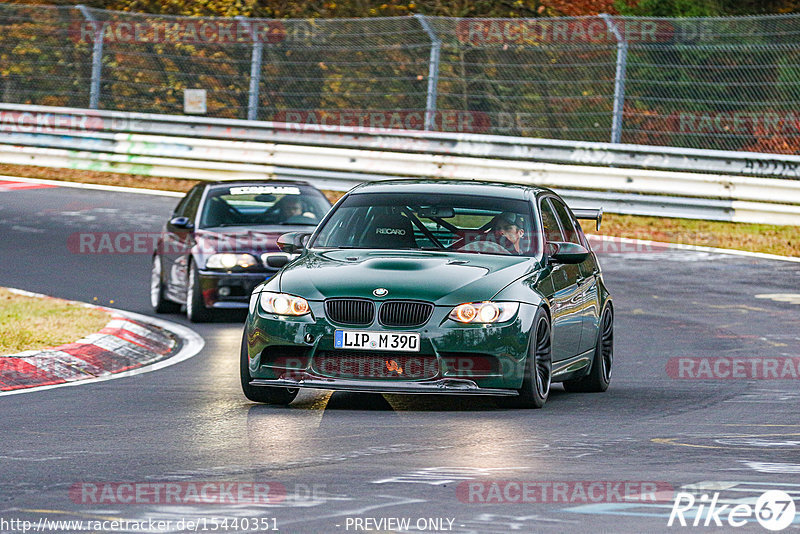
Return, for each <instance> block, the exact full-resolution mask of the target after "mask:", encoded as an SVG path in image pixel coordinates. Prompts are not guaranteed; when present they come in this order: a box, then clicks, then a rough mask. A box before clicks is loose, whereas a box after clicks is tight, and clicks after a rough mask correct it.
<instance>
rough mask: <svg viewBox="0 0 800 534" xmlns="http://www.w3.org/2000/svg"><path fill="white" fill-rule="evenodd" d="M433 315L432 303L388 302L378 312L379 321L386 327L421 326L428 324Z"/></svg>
mask: <svg viewBox="0 0 800 534" xmlns="http://www.w3.org/2000/svg"><path fill="white" fill-rule="evenodd" d="M432 313H433V304H431V303H430V302H415V301H410V300H388V301H386V302H384V303H383V304H381V307H380V309H379V310H378V320H379V321H380V323H381V324H382V325H385V326H420V325H423V324H425V323H427V322H428V319H430V318H431V314H432Z"/></svg>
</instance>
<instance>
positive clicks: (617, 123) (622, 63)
mask: <svg viewBox="0 0 800 534" xmlns="http://www.w3.org/2000/svg"><path fill="white" fill-rule="evenodd" d="M600 17H601V18H602V19H603V22H605V23H606V26H607V27H608V30H609V31H610V32H611V33H613V34H614V38H615V39H616V40H617V72H616V75H615V76H614V115H613V117H612V121H611V142H612V143H619V142H620V139H622V114H623V112H624V109H625V71H626V69H627V67H628V41H626V40H625V36H624V35H622V33H621V32H620V31H619V28H618V27H617V25H616V23H615V22H614V21H613V20H612V19H611V17H610V16H609V15H608V14H606V13H601V14H600Z"/></svg>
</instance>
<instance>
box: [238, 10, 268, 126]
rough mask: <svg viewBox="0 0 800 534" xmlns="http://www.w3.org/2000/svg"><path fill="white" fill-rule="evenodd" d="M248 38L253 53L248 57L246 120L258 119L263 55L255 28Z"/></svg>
mask: <svg viewBox="0 0 800 534" xmlns="http://www.w3.org/2000/svg"><path fill="white" fill-rule="evenodd" d="M236 18H237V19H238V20H240V21H243V22H245V23H246V24H250V22H247V19H246V18H245V17H241V16H239V17H236ZM250 37H252V39H253V53H252V55H251V57H250V89H249V90H248V92H247V120H249V121H254V120H256V119H258V89H259V87H258V84H259V83H260V82H261V64H262V57H263V54H264V43H262V42H261V38H260V37H259V36H258V34H257V33H256V30H255V28H253V26H252V25H251V26H250Z"/></svg>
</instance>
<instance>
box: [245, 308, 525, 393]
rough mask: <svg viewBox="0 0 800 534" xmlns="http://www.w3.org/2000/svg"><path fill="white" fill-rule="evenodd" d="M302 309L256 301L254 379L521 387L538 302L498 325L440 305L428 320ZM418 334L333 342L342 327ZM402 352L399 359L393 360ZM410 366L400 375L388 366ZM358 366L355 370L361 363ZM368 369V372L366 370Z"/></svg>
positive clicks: (390, 389)
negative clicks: (394, 322) (396, 346)
mask: <svg viewBox="0 0 800 534" xmlns="http://www.w3.org/2000/svg"><path fill="white" fill-rule="evenodd" d="M310 305H311V310H312V313H311V314H309V315H306V316H302V317H285V316H277V315H274V314H267V313H265V312H264V311H263V310H261V309H260V306H257V307H256V310H255V311H253V312H252V313H250V314H249V316H248V320H247V325H246V329H247V335H246V340H247V348H246V350H247V352H248V357H249V368H250V376H251V379H252V381H251V384H252V385H254V386H280V387H290V388H295V387H302V388H319V389H332V390H347V391H365V392H374V393H429V394H456V395H516V394H517V393H516V391H515V390H516V389H517V388H519V387H520V386H521V384H522V379H523V375H524V368H525V361H526V358H527V354H528V342H529V338H530V328H531V324H532V322H533V317H534V315H535V313H536V308H535V307H534V306H531V305H526V304H522V305H520V309H519V312H518V314H517V316H516V317H515V318H514V319H513V320H511V321H509V322H507V323H503V324H499V325H463V324H459V323H456V322H454V321H452V320H450V319H448V318H447V315H448V313H449V312H450V310H451V309H452V307H451V306H442V307H439V306H437V307H436V308H435V311H434V312H433V315H432V317H431V318H430V320H429V321H428V322H427V323H426V324H425V325H424V326H422V327H418V328H411V329H403V328H387V327H383V326H381V325H379V324H377V323H376V324H373V325H371V326H368V327H359V328H348V327H343V326H337V325H335V324H332V323H330V322H329V321H328V320H327V319H326V318H325V315H324V306H323V303H321V302H310ZM345 329H352V330H370V331H377V332H381V333H396V332H409V331H414V332H417V333H419V334H420V351H419V352H390V351H367V350H361V351H359V350H349V351H347V350H342V349H337V348H334V332H335V331H336V330H345ZM392 360H396V362H391V361H392ZM389 363H393V364H395V365H399V366H401V367H403V368H405V370H406V372H405V373H404V374H403V375H402V376H401V375H398V374H397V373H393V372H387V371H386V370H385V368H383V366H384V364H386V366H387V367H388V364H389ZM356 370H357V371H356ZM365 370H366V371H367V372H364V371H365Z"/></svg>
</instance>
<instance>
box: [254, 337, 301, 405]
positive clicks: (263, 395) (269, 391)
mask: <svg viewBox="0 0 800 534" xmlns="http://www.w3.org/2000/svg"><path fill="white" fill-rule="evenodd" d="M249 361H250V358H249V356H248V354H247V330H246V329H245V333H244V334H243V335H242V349H241V355H240V357H239V376H240V377H241V380H242V392H243V393H244V396H245V397H247V398H248V400H251V401H253V402H262V403H265V404H283V405H287V404H289V403H291V402H292V401H293V400H294V398H295V397H297V393H298V391H299V390H298V388H294V389H290V388H282V387H269V386H251V385H250V367H249V366H248V363H249Z"/></svg>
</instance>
